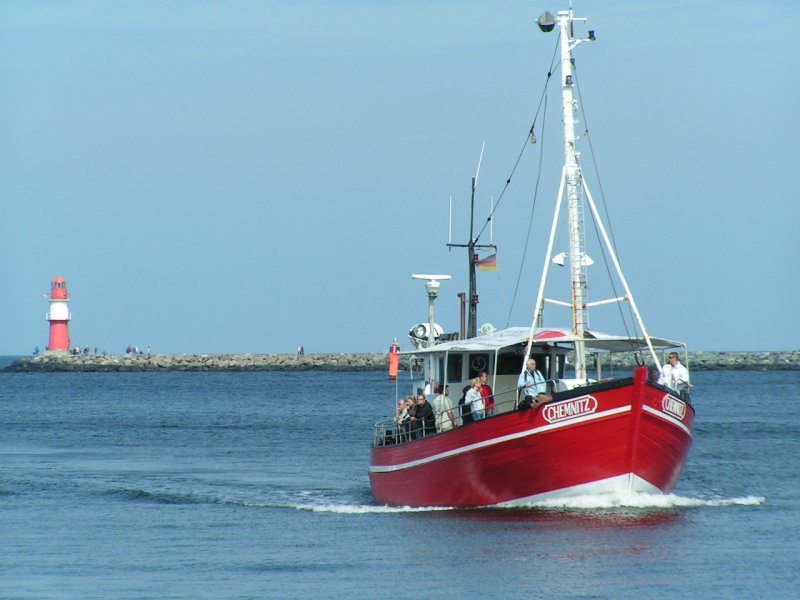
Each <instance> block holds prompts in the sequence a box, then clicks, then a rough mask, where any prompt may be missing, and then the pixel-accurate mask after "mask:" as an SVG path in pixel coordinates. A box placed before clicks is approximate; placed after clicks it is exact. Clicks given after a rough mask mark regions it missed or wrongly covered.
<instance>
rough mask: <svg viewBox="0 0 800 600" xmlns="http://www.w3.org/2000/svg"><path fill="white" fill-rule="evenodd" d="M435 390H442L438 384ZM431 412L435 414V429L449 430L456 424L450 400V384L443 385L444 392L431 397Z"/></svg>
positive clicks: (440, 430)
mask: <svg viewBox="0 0 800 600" xmlns="http://www.w3.org/2000/svg"><path fill="white" fill-rule="evenodd" d="M435 391H437V392H441V391H442V387H441V385H440V384H437V385H436V390H435ZM433 414H434V415H436V431H438V432H439V433H441V432H443V431H450V430H451V429H452V428H453V427H455V425H456V416H455V412H454V411H453V402H452V400H450V386H449V385H446V386H444V393H443V394H441V393H440V394H439V395H438V396H436V398H434V399H433Z"/></svg>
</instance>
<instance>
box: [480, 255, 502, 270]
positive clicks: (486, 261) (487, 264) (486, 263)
mask: <svg viewBox="0 0 800 600" xmlns="http://www.w3.org/2000/svg"><path fill="white" fill-rule="evenodd" d="M475 266H477V267H478V268H479V269H480V270H481V271H497V253H494V254H492V255H491V256H487V257H486V258H482V259H481V260H479V261H478V262H476V263H475Z"/></svg>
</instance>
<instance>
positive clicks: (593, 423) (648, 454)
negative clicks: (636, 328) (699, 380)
mask: <svg viewBox="0 0 800 600" xmlns="http://www.w3.org/2000/svg"><path fill="white" fill-rule="evenodd" d="M646 373H647V371H646V369H644V368H640V369H637V371H636V373H635V375H634V377H633V378H632V379H631V378H628V379H625V380H619V381H617V382H611V383H602V384H597V385H594V386H589V387H587V388H584V389H582V390H580V391H578V390H573V391H572V392H568V393H562V394H558V395H557V396H556V397H555V398H554V401H553V402H552V403H551V404H548V405H545V406H543V407H539V408H537V409H531V410H523V411H514V412H510V413H506V414H502V415H497V416H494V417H492V418H489V419H486V420H484V421H479V422H477V423H471V424H469V425H465V426H463V427H459V428H457V429H455V430H452V431H450V432H447V433H444V434H439V435H433V436H430V437H428V438H425V439H423V440H419V441H416V442H411V443H407V444H398V445H385V446H376V447H374V448H373V449H372V456H371V464H370V472H369V478H370V484H371V486H372V492H373V495H374V496H375V499H376V501H377V502H379V503H381V504H389V505H401V506H494V505H500V506H513V505H516V504H526V503H531V502H537V501H541V500H545V499H548V498H552V497H559V496H576V495H583V494H595V493H606V492H650V493H654V492H663V493H668V492H670V491H672V489H673V488H674V487H675V485H676V483H677V481H678V478H679V477H680V474H681V471H682V470H683V466H684V464H685V461H686V457H687V455H688V453H689V448H690V447H691V444H692V434H691V428H692V422H693V420H694V410H693V409H692V407H691V405H689V404H687V403H685V402H683V401H682V400H680V399H679V398H678V397H676V396H674V395H672V394H670V393H668V392H667V391H665V389H664V388H662V387H659V386H653V385H649V384H647V383H646Z"/></svg>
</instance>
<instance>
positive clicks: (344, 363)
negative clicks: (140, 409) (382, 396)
mask: <svg viewBox="0 0 800 600" xmlns="http://www.w3.org/2000/svg"><path fill="white" fill-rule="evenodd" d="M684 363H686V360H684ZM688 364H689V368H690V369H691V370H692V371H718V370H742V371H800V351H793V352H690V353H689V357H688ZM388 365H389V355H388V354H386V353H381V352H375V353H367V354H305V355H302V356H298V355H295V354H155V355H153V356H146V355H123V356H93V355H76V356H75V355H70V354H46V355H44V356H35V357H30V358H21V359H18V360H17V361H15V362H14V363H12V364H11V365H10V366H8V367H6V368H5V369H4V371H16V372H36V371H76V372H90V371H93V372H103V371H384V370H388ZM612 365H613V368H614V369H632V368H633V366H634V361H633V359H632V358H629V357H625V356H622V355H620V356H617V357H615V358H614V360H613V363H612ZM609 367H610V365H608V364H605V365H604V367H603V368H604V369H605V370H608V369H609ZM401 368H402V369H407V368H408V357H406V356H403V357H402V359H401Z"/></svg>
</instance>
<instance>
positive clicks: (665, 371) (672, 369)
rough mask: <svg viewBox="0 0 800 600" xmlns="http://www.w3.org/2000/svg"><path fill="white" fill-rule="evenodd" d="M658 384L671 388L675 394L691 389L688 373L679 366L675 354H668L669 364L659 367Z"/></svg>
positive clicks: (677, 357) (684, 368) (679, 363)
mask: <svg viewBox="0 0 800 600" xmlns="http://www.w3.org/2000/svg"><path fill="white" fill-rule="evenodd" d="M658 383H660V384H661V385H666V386H668V387H671V388H672V389H673V390H675V391H676V392H683V391H688V390H689V389H690V388H691V387H692V386H691V385H690V384H689V371H688V370H687V369H686V367H684V366H683V365H682V364H681V359H680V356H679V355H678V353H677V352H670V353H669V363H668V364H666V365H664V366H663V367H661V377H660V378H659V380H658Z"/></svg>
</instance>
